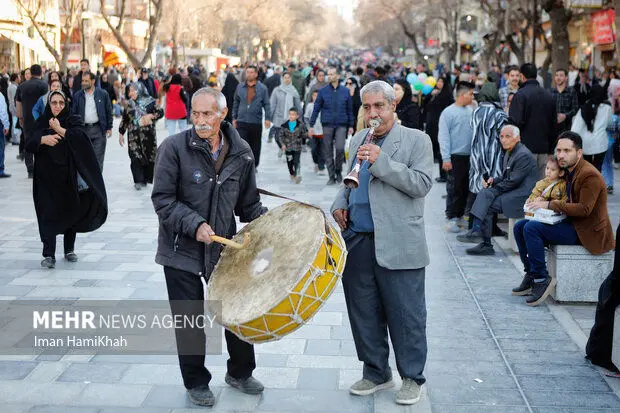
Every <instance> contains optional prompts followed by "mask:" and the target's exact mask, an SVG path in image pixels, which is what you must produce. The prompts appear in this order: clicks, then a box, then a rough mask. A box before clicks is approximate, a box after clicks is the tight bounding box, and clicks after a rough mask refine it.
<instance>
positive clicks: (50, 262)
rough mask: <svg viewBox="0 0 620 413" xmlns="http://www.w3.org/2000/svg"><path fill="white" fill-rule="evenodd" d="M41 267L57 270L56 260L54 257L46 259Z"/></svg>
mask: <svg viewBox="0 0 620 413" xmlns="http://www.w3.org/2000/svg"><path fill="white" fill-rule="evenodd" d="M41 267H43V268H48V269H50V270H51V269H53V268H56V258H52V257H44V259H43V261H41Z"/></svg>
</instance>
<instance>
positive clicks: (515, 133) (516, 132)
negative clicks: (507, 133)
mask: <svg viewBox="0 0 620 413" xmlns="http://www.w3.org/2000/svg"><path fill="white" fill-rule="evenodd" d="M505 128H508V129H510V130H511V131H512V135H513V136H515V137H517V136H519V137H520V136H521V131H520V130H519V128H518V127H517V126H515V125H504V126H503V127H502V129H505Z"/></svg>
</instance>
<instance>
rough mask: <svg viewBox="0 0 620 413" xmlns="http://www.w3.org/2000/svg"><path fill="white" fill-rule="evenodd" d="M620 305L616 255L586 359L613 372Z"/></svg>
mask: <svg viewBox="0 0 620 413" xmlns="http://www.w3.org/2000/svg"><path fill="white" fill-rule="evenodd" d="M619 242H620V225H619V226H618V228H617V229H616V245H619V244H618V243H619ZM619 305H620V254H618V249H617V248H616V252H615V254H614V268H613V269H612V270H611V272H610V273H609V276H608V277H607V278H606V279H605V281H603V283H602V284H601V288H600V289H599V291H598V303H597V304H596V314H595V317H594V326H593V327H592V331H590V338H589V339H588V344H587V345H586V358H587V359H589V360H590V361H591V362H592V363H593V364H596V365H597V366H601V367H604V368H606V369H608V370H611V371H618V367H617V366H615V365H614V364H613V363H612V361H611V348H612V341H613V336H614V314H615V311H616V307H618V306H619Z"/></svg>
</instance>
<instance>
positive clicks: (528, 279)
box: [512, 273, 534, 296]
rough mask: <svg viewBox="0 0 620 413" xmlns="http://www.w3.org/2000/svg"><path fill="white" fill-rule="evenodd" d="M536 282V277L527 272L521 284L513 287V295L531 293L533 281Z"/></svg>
mask: <svg viewBox="0 0 620 413" xmlns="http://www.w3.org/2000/svg"><path fill="white" fill-rule="evenodd" d="M533 282H534V277H532V276H531V275H530V274H527V273H526V274H525V276H524V277H523V280H522V281H521V284H519V286H518V287H516V288H513V289H512V295H520V296H521V295H530V294H531V293H532V283H533Z"/></svg>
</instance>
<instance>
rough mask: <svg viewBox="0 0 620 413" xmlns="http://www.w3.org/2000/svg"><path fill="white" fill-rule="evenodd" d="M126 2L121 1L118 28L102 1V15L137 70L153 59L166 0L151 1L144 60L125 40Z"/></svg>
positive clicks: (102, 0) (124, 0)
mask: <svg viewBox="0 0 620 413" xmlns="http://www.w3.org/2000/svg"><path fill="white" fill-rule="evenodd" d="M126 2H127V1H126V0H120V6H119V11H118V13H119V16H118V24H117V25H116V26H114V25H113V24H112V21H111V20H110V16H108V14H107V11H106V8H105V0H101V15H102V16H103V19H104V20H105V22H106V24H107V26H108V28H109V29H110V31H111V32H112V34H114V37H115V38H116V40H117V41H118V44H119V45H120V47H121V49H123V51H124V52H125V53H126V54H127V58H128V59H129V60H130V61H131V64H132V65H133V66H134V67H136V68H138V67H143V66H145V65H146V63H147V62H148V61H149V60H150V59H151V54H152V53H153V48H154V47H155V39H156V38H157V30H158V29H159V23H160V22H161V18H162V13H163V8H164V6H165V4H166V0H149V4H148V7H149V8H150V9H151V10H152V13H151V14H150V16H149V22H148V23H149V28H148V31H147V36H148V39H147V47H146V51H145V53H144V56H142V59H139V58H138V56H137V55H136V54H135V53H134V52H133V51H132V50H131V47H130V46H129V44H127V42H126V41H125V39H124V38H123V23H124V22H125V9H126Z"/></svg>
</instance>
